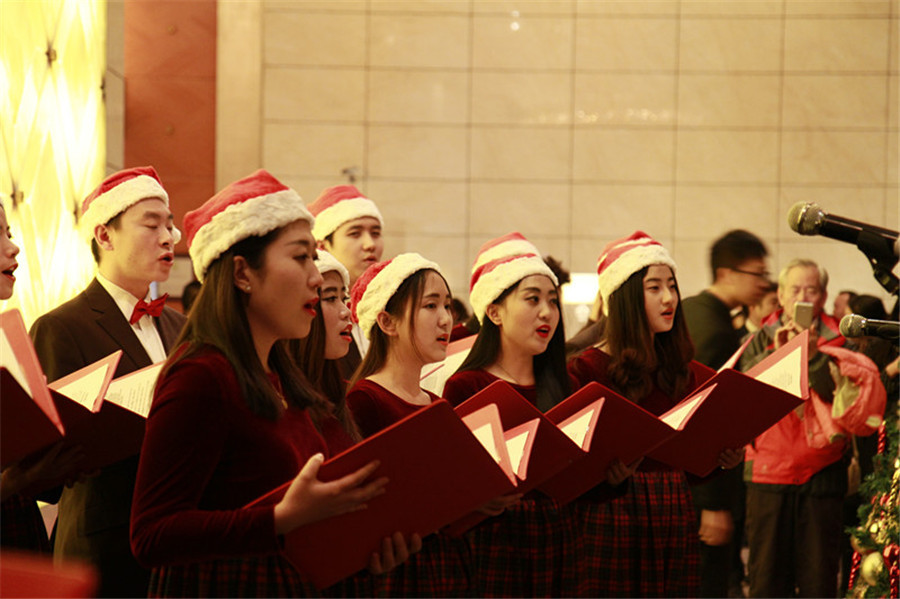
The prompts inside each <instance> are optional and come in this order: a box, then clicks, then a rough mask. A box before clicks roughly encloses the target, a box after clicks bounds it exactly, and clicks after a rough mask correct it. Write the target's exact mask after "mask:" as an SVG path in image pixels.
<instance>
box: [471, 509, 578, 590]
mask: <svg viewBox="0 0 900 599" xmlns="http://www.w3.org/2000/svg"><path fill="white" fill-rule="evenodd" d="M468 534H469V536H470V537H471V538H472V553H473V554H474V558H475V560H474V564H475V576H476V578H477V579H478V585H479V586H480V588H481V593H482V596H484V597H574V596H576V594H577V590H578V578H577V575H578V563H579V560H578V555H579V552H580V546H581V542H580V537H579V534H578V522H577V519H576V513H575V510H574V509H573V508H571V507H569V506H562V507H561V506H560V505H559V504H558V503H557V502H556V501H554V500H552V499H550V498H549V497H546V496H545V495H543V494H540V493H537V492H535V493H531V494H529V495H527V496H526V497H524V498H523V499H522V500H521V501H519V503H517V504H516V505H514V506H512V507H511V508H509V509H508V510H506V511H505V512H503V513H502V514H500V515H499V516H496V517H493V518H491V519H489V520H486V521H485V522H484V523H482V524H480V525H479V526H478V527H477V528H475V529H473V530H472V531H470V532H469V533H468Z"/></svg>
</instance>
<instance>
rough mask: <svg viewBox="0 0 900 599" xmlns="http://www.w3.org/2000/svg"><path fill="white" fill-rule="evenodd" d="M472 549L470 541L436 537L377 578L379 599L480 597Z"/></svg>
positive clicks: (462, 538)
mask: <svg viewBox="0 0 900 599" xmlns="http://www.w3.org/2000/svg"><path fill="white" fill-rule="evenodd" d="M471 567H472V548H471V546H470V545H469V540H468V539H467V538H466V537H461V538H453V537H449V536H446V535H442V534H433V535H429V536H428V537H426V538H424V539H422V550H421V551H419V552H418V553H416V554H415V555H413V556H411V557H410V558H409V560H407V561H406V562H404V563H403V564H401V565H400V566H397V567H396V568H394V569H393V570H391V571H390V572H388V573H387V574H385V575H383V576H381V577H377V578H375V587H376V590H375V596H376V597H477V596H478V595H479V593H478V589H477V588H476V587H475V586H474V582H473V579H472V572H471Z"/></svg>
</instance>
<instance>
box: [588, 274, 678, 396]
mask: <svg viewBox="0 0 900 599" xmlns="http://www.w3.org/2000/svg"><path fill="white" fill-rule="evenodd" d="M648 269H649V267H644V268H642V269H641V270H639V271H637V272H636V273H634V274H633V275H631V276H630V277H629V278H628V280H627V281H625V282H624V283H623V284H622V286H621V287H619V288H618V289H616V290H615V291H614V292H613V293H612V294H611V295H610V296H609V316H608V317H607V319H606V328H605V331H604V338H605V339H606V345H607V352H608V353H609V355H610V356H611V358H612V359H611V360H610V363H609V379H610V381H611V382H612V385H611V386H612V387H613V388H614V389H615V390H616V391H619V392H620V393H622V394H623V395H624V396H625V397H627V398H628V399H631V400H632V401H635V402H637V401H639V400H641V399H643V398H645V397H647V395H649V394H650V392H651V391H652V390H653V385H654V383H655V384H656V385H657V386H658V387H659V388H660V389H661V390H662V391H663V392H664V393H666V394H667V395H670V396H672V397H681V396H682V395H683V394H684V392H685V391H686V389H687V386H688V383H689V382H690V378H691V373H690V369H689V368H688V364H689V363H690V361H691V360H692V359H693V357H694V344H693V343H692V342H691V338H690V335H689V334H688V330H687V325H686V324H685V322H684V313H683V312H682V310H681V292H680V291H679V292H678V307H677V308H676V309H675V319H674V322H673V325H672V329H671V330H670V331H668V332H665V333H657V334H655V335H654V334H653V333H652V332H651V331H650V323H649V322H648V321H647V311H646V309H645V307H644V277H645V276H646V274H647V270H648ZM675 289H676V290H678V282H677V280H676V282H675Z"/></svg>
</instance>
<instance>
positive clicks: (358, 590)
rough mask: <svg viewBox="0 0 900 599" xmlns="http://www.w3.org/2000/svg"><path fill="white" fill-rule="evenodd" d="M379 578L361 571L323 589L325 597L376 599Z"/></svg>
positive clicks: (366, 571)
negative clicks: (364, 598) (365, 598)
mask: <svg viewBox="0 0 900 599" xmlns="http://www.w3.org/2000/svg"><path fill="white" fill-rule="evenodd" d="M377 582H378V577H377V576H375V575H374V574H370V573H369V571H368V570H361V571H359V572H357V573H356V574H354V575H353V576H348V577H347V578H345V579H344V580H342V581H340V582H336V583H335V584H333V585H331V586H330V587H327V588H325V589H322V596H323V597H334V598H337V597H374V596H375V585H376V584H377Z"/></svg>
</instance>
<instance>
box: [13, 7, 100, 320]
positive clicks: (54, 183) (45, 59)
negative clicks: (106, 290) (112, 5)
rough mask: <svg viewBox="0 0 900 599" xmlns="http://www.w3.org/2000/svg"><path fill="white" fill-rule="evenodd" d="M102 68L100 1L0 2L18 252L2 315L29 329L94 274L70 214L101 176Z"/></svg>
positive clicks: (81, 287) (88, 255) (73, 215)
mask: <svg viewBox="0 0 900 599" xmlns="http://www.w3.org/2000/svg"><path fill="white" fill-rule="evenodd" d="M105 70H106V2H105V1H103V0H52V1H51V0H29V1H28V2H21V1H18V0H0V142H2V153H0V199H2V201H3V204H4V207H5V208H6V213H7V218H8V219H9V221H10V227H11V228H12V230H13V235H14V236H15V241H16V243H17V244H18V245H19V247H21V248H22V253H21V254H20V255H19V269H18V270H17V271H16V279H17V281H16V290H15V293H14V295H13V298H12V299H11V300H9V301H7V302H5V304H4V305H3V306H2V309H3V310H6V309H9V308H12V307H18V308H19V309H20V310H21V311H22V314H23V316H24V318H25V321H26V323H27V324H29V325H30V324H31V322H33V321H34V319H35V318H37V317H38V316H39V315H41V314H43V313H44V312H47V311H48V310H51V309H52V308H54V307H56V306H57V305H59V304H60V303H62V302H64V301H66V300H67V299H69V298H71V297H72V296H74V295H75V294H76V293H78V292H79V291H81V290H82V289H83V288H84V287H85V285H86V284H87V282H88V281H89V280H90V279H91V277H92V276H93V273H94V265H93V259H92V258H91V255H90V249H89V246H88V245H87V244H86V243H85V241H84V240H83V239H82V238H81V237H79V235H78V231H77V226H76V222H75V213H76V211H77V210H76V207H77V206H78V205H80V203H81V200H82V199H83V198H84V197H85V196H86V195H87V194H88V193H90V191H91V190H92V189H93V188H94V187H96V186H97V184H98V183H99V182H100V180H102V178H103V175H104V170H105V163H106V109H105V106H104V103H103V90H102V83H103V76H104V72H105ZM14 191H18V192H21V195H20V197H21V201H17V202H15V205H13V204H14V202H13V200H12V194H13V192H14Z"/></svg>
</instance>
